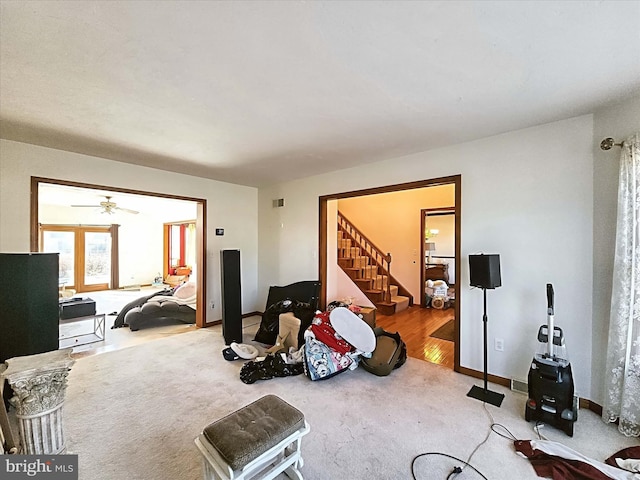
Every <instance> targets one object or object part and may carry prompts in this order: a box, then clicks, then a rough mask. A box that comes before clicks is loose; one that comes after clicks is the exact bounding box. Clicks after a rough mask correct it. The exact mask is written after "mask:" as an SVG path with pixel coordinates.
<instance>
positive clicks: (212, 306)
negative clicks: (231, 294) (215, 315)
mask: <svg viewBox="0 0 640 480" xmlns="http://www.w3.org/2000/svg"><path fill="white" fill-rule="evenodd" d="M209 308H211V310H213V309H214V308H216V302H214V301H213V300H211V301H210V302H209Z"/></svg>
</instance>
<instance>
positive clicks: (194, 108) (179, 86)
mask: <svg viewBox="0 0 640 480" xmlns="http://www.w3.org/2000/svg"><path fill="white" fill-rule="evenodd" d="M639 24H640V2H638V1H626V2H622V1H598V2H596V1H572V2H547V1H540V2H527V1H514V2H510V1H476V2H470V1H468V2H460V1H422V2H419V1H393V2H391V1H322V0H320V1H261V0H258V1H194V2H189V1H179V2H174V1H120V2H113V1H84V2H77V1H70V2H69V1H56V2H51V1H37V2H30V1H6V0H3V1H2V2H1V3H0V136H1V137H2V138H6V139H10V140H16V141H21V142H27V143H33V144H37V145H43V146H48V147H52V148H58V149H62V150H68V151H73V152H79V153H85V154H90V155H95V156H99V157H104V158H109V159H112V160H117V161H122V162H128V163H134V164H139V165H146V166H151V167H156V168H160V169H164V170H168V171H174V172H181V173H188V174H193V175H198V176H203V177H207V178H212V179H217V180H222V181H226V182H232V183H238V184H243V185H250V186H264V185H269V184H273V183H276V182H281V181H288V180H293V179H297V178H303V177H305V176H310V175H316V174H320V173H325V172H329V171H334V170H337V169H341V168H348V167H353V166H358V165H363V164H366V163H370V162H374V161H379V160H383V159H388V158H394V157H398V156H401V155H406V154H411V153H415V152H420V151H426V150H430V149H435V148H440V147H444V146H447V145H451V144H456V143H460V142H465V141H469V140H473V139H477V138H483V137H487V136H490V135H495V134H499V133H503V132H507V131H511V130H516V129H520V128H525V127H529V126H534V125H539V124H543V123H548V122H552V121H555V120H560V119H564V118H569V117H573V116H577V115H582V114H587V113H592V112H593V111H594V110H596V109H598V108H600V107H602V106H605V105H610V104H612V103H617V102H619V101H621V100H623V99H624V98H626V97H629V96H632V95H640V28H638V25H639Z"/></svg>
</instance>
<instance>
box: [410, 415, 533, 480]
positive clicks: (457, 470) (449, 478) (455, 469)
mask: <svg viewBox="0 0 640 480" xmlns="http://www.w3.org/2000/svg"><path fill="white" fill-rule="evenodd" d="M482 407H483V408H484V410H485V412H487V415H488V416H489V419H490V420H491V425H490V427H489V431H487V435H486V436H485V437H484V440H482V442H480V443H479V444H478V445H477V446H476V448H474V449H473V451H472V452H471V454H470V455H469V457H468V458H467V460H466V461H464V460H462V459H460V458H457V457H454V456H453V455H449V454H447V453H441V452H427V453H421V454H419V455H416V456H415V457H413V460H412V461H411V475H412V476H413V480H417V478H416V475H415V471H414V465H415V462H416V460H418V459H419V458H421V457H425V456H428V455H440V456H443V457H447V458H452V459H454V460H456V461H458V462H460V463H462V464H463V466H462V467H460V466H456V467H453V470H451V472H449V475H447V478H446V480H452V479H453V478H455V477H456V476H457V475H459V474H460V473H462V472H463V470H464V469H465V468H467V467H470V468H471V469H472V470H473V471H475V472H476V473H477V474H478V475H480V476H481V477H482V478H484V479H485V480H488V479H487V477H485V476H484V475H483V474H482V472H480V471H479V470H478V469H477V468H476V467H474V466H473V465H471V458H472V457H473V456H474V455H475V454H476V452H477V451H478V449H479V448H480V447H481V446H482V445H484V444H485V443H486V442H487V440H489V436H490V435H491V432H493V433H495V434H496V435H498V436H500V437H502V438H506V439H507V440H511V441H516V440H518V439H517V438H516V437H515V435H514V434H513V433H511V431H510V430H509V429H508V428H507V427H505V426H504V425H501V424H499V423H496V422H495V419H494V418H493V415H491V412H490V411H489V409H488V408H487V404H486V403H485V402H482ZM536 427H537V425H536ZM498 428H500V429H503V430H504V431H506V432H507V434H504V433H501V432H499V431H498V430H497V429H498ZM538 435H539V433H538Z"/></svg>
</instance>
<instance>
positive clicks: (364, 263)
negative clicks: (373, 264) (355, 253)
mask: <svg viewBox="0 0 640 480" xmlns="http://www.w3.org/2000/svg"><path fill="white" fill-rule="evenodd" d="M353 266H354V268H362V269H363V270H366V268H367V267H368V266H369V257H363V256H359V257H354V258H353ZM364 277H365V278H369V277H368V276H367V275H366V274H365V275H364Z"/></svg>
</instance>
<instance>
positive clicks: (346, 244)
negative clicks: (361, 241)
mask: <svg viewBox="0 0 640 480" xmlns="http://www.w3.org/2000/svg"><path fill="white" fill-rule="evenodd" d="M338 248H351V239H350V238H341V239H338Z"/></svg>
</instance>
